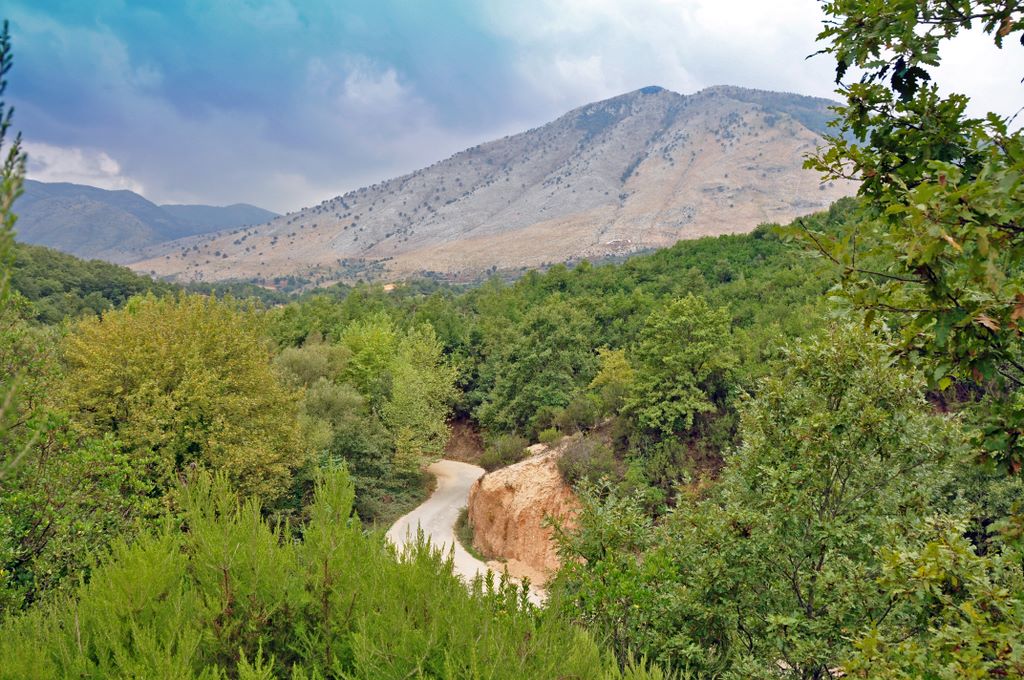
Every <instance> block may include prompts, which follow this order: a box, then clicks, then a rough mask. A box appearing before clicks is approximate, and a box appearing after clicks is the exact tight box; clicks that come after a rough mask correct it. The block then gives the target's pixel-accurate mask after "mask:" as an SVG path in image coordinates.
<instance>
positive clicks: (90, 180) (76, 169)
mask: <svg viewBox="0 0 1024 680" xmlns="http://www.w3.org/2000/svg"><path fill="white" fill-rule="evenodd" d="M24 148H25V152H26V153H27V154H28V167H27V174H28V177H29V178H30V179H37V180H39V181H41V182H72V183H74V184H90V185H92V186H95V187H100V188H101V189H128V190H129V191H134V192H136V193H139V194H143V193H145V187H144V186H143V185H142V184H141V183H140V182H138V181H136V180H134V179H132V178H131V177H128V176H126V175H125V174H124V173H123V172H122V170H121V164H120V163H118V162H117V161H116V160H114V159H113V158H111V157H110V156H109V155H108V154H107V153H106V152H104V151H100V150H98V149H82V148H79V147H61V146H53V145H52V144H46V143H43V142H32V141H28V140H25V142H24Z"/></svg>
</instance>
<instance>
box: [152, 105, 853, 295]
mask: <svg viewBox="0 0 1024 680" xmlns="http://www.w3.org/2000/svg"><path fill="white" fill-rule="evenodd" d="M830 105H832V102H830V101H828V100H826V99H818V98H813V97H803V96H800V95H795V94H787V93H778V92H765V91H760V90H748V89H742V88H737V87H714V88H709V89H706V90H703V91H701V92H698V93H696V94H693V95H686V96H684V95H681V94H677V93H674V92H670V91H668V90H665V89H662V88H660V87H645V88H643V89H640V90H636V91H634V92H630V93H628V94H624V95H621V96H618V97H614V98H612V99H608V100H605V101H601V102H597V103H594V104H589V105H587V106H583V107H580V108H578V109H575V110H573V111H570V112H569V113H567V114H565V115H564V116H562V117H561V118H558V119H557V120H555V121H553V122H551V123H548V124H547V125H544V126H542V127H539V128H535V129H533V130H529V131H527V132H524V133H521V134H518V135H514V136H510V137H505V138H504V139H500V140H497V141H493V142H489V143H486V144H481V145H479V146H476V147H473V148H471V149H467V150H466V151H463V152H461V153H458V154H455V155H454V156H452V157H451V158H449V159H447V160H444V161H441V162H438V163H435V164H433V165H431V166H430V167H427V168H424V169H422V170H419V171H416V172H413V173H411V174H409V175H405V176H403V177H399V178H396V179H392V180H388V181H385V182H381V183H379V184H375V185H373V186H370V187H365V188H363V189H359V190H358V191H352V192H349V193H347V194H344V195H343V196H338V197H336V198H333V199H330V200H327V201H324V202H323V203H321V204H319V205H316V206H313V207H310V208H306V209H304V210H301V211H299V212H297V213H294V214H288V215H285V216H282V217H279V218H277V219H275V220H272V221H271V222H269V223H267V224H263V225H260V226H258V227H254V228H246V229H239V228H235V229H231V230H229V231H226V232H221V233H219V234H211V235H205V236H196V237H192V238H187V239H183V240H181V241H177V242H172V243H167V244H163V245H160V246H158V247H156V248H154V249H152V251H151V252H152V253H153V255H154V256H153V257H151V258H150V259H148V260H145V261H141V262H138V263H136V264H133V265H132V266H133V267H135V268H136V269H138V270H142V271H147V272H152V273H156V274H157V275H169V276H173V277H175V278H177V279H178V280H183V281H191V280H206V281H213V280H224V279H243V280H257V281H272V280H280V279H282V278H287V277H291V279H292V280H295V279H296V278H298V279H305V280H308V281H310V282H313V283H326V282H330V281H334V280H350V279H353V278H357V277H376V278H382V279H387V278H398V277H404V276H409V275H413V274H417V273H425V272H437V273H440V274H441V275H443V276H445V277H448V278H453V279H460V278H461V279H465V278H471V277H475V276H478V275H479V274H480V273H485V272H488V271H492V270H494V269H498V270H516V269H520V268H523V267H535V266H541V265H543V264H545V263H552V262H562V261H567V260H573V259H578V258H583V257H585V258H591V259H600V258H606V257H618V256H622V255H628V254H630V253H635V252H638V251H642V250H647V249H650V248H657V247H663V246H668V245H672V244H673V243H675V242H676V241H678V240H680V239H687V238H696V237H699V236H704V235H715V234H723V233H738V232H747V231H750V230H751V229H753V228H754V227H756V226H757V225H758V224H759V223H761V222H782V223H784V222H788V221H790V220H791V219H792V218H794V217H796V216H798V215H803V214H806V213H810V212H814V211H816V210H820V209H822V208H825V207H827V206H829V205H830V204H831V203H832V202H833V201H835V200H836V199H838V198H840V197H842V196H845V195H848V194H851V193H853V191H854V186H853V185H852V184H850V183H841V182H837V183H827V184H822V183H821V182H820V181H819V177H818V175H817V174H816V173H814V172H812V171H808V170H804V169H803V167H802V163H803V158H804V156H805V155H806V154H807V153H809V152H811V151H813V150H814V149H815V147H816V146H818V145H819V144H820V143H821V134H822V133H823V132H824V131H825V124H826V122H827V121H828V120H829V119H830V117H831V115H832V114H831V112H830V111H829V110H828V107H829V106H830Z"/></svg>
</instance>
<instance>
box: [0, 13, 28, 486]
mask: <svg viewBox="0 0 1024 680" xmlns="http://www.w3.org/2000/svg"><path fill="white" fill-rule="evenodd" d="M11 64H12V56H11V37H10V33H9V31H8V24H7V21H4V25H3V31H2V32H0V97H3V94H4V92H5V91H6V90H7V73H8V72H9V71H10V70H11ZM13 114H14V109H13V108H9V107H7V106H6V105H5V103H4V101H3V99H0V157H2V158H3V166H2V168H0V313H2V315H3V317H5V318H9V316H10V315H9V313H8V309H7V308H8V304H9V302H10V282H11V262H12V260H13V257H14V252H13V249H14V223H15V222H16V221H17V219H18V218H17V216H16V215H15V214H14V210H13V206H14V201H15V200H17V198H18V196H20V195H21V191H22V188H21V187H22V182H23V180H24V178H25V153H24V152H23V151H22V148H21V134H18V135H16V136H15V137H14V141H13V142H12V143H11V144H10V146H8V147H7V148H6V151H5V148H4V147H5V140H6V139H7V134H8V132H9V130H10V127H11V116H12V115H13ZM19 379H20V375H19V374H18V373H9V372H6V371H5V372H4V374H3V375H2V376H0V435H5V434H6V431H7V429H8V428H9V427H10V425H11V422H12V419H13V416H14V409H15V398H16V397H17V393H18V392H17V389H18V381H19ZM20 455H21V452H19V451H17V450H13V449H8V448H7V447H4V451H3V454H2V455H0V480H3V478H4V476H5V475H6V474H9V473H10V471H11V470H12V469H13V467H14V466H15V465H16V464H17V461H18V459H19V457H20Z"/></svg>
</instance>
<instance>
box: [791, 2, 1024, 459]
mask: <svg viewBox="0 0 1024 680" xmlns="http://www.w3.org/2000/svg"><path fill="white" fill-rule="evenodd" d="M824 9H825V12H826V14H827V15H828V17H829V18H830V20H829V21H828V22H827V23H826V27H825V29H824V30H823V31H822V32H821V34H820V35H819V40H823V41H826V42H827V44H826V47H825V48H824V49H823V50H822V52H824V53H827V54H830V55H832V56H833V57H835V59H836V62H837V71H836V74H837V82H840V89H839V93H840V94H842V95H843V97H844V98H845V100H846V101H845V104H843V105H841V106H838V107H836V109H835V110H836V111H837V113H838V114H839V119H838V120H837V121H836V122H835V123H834V126H835V128H836V132H835V134H834V135H832V136H830V137H829V138H828V139H827V142H828V143H827V146H825V147H824V148H822V149H820V150H819V152H818V153H817V155H815V156H814V157H812V158H810V159H809V160H808V161H807V162H806V164H805V165H806V167H808V168H812V169H815V170H818V171H821V172H822V173H824V174H825V175H826V176H827V177H830V178H848V179H854V180H857V181H859V182H860V190H859V193H860V196H861V197H862V198H863V199H865V200H863V201H862V203H861V206H862V208H861V216H860V217H861V219H859V220H855V221H853V223H852V224H853V226H851V227H849V228H846V229H843V230H842V231H840V232H839V233H838V234H827V233H825V232H822V231H816V230H814V229H812V228H810V227H807V226H806V225H801V223H799V222H798V223H797V225H796V227H795V228H794V229H791V230H790V231H791V233H793V234H797V235H799V236H801V237H802V238H805V239H806V240H807V241H808V243H809V245H810V246H811V247H812V248H813V249H815V250H817V251H818V252H820V253H822V254H823V255H824V256H825V257H827V258H828V259H829V260H830V261H832V262H833V263H834V264H836V265H837V266H838V267H840V268H841V272H842V281H841V290H840V293H841V295H842V296H844V297H845V298H846V299H847V300H848V301H850V302H851V303H852V304H853V305H854V306H855V307H857V308H859V309H861V310H863V311H864V312H865V313H866V315H867V321H868V323H870V322H871V320H872V319H873V318H874V317H880V318H883V319H885V321H886V322H887V323H888V324H889V325H890V327H892V328H894V329H898V331H899V334H900V337H899V346H900V348H901V350H902V351H903V352H905V353H906V354H907V355H908V356H909V357H911V358H912V360H913V361H914V362H916V363H918V364H920V365H922V366H923V367H924V368H925V369H926V373H927V375H928V377H929V379H930V381H931V383H932V386H933V387H936V388H938V389H942V390H944V389H947V388H949V387H950V386H951V385H952V384H954V383H959V384H961V385H965V386H967V387H969V388H971V389H975V390H978V391H981V392H984V393H985V394H986V395H987V396H988V408H987V409H985V412H984V415H983V417H982V419H981V420H982V421H983V424H982V426H981V427H980V428H979V432H980V439H981V441H982V443H983V445H984V448H985V449H986V450H987V451H988V452H989V454H990V455H991V457H992V458H994V459H995V460H997V461H998V462H1000V463H1001V464H1002V465H1003V466H1005V467H1006V468H1008V469H1010V470H1013V471H1018V470H1020V468H1021V465H1022V463H1024V400H1022V398H1021V396H1020V388H1021V387H1022V386H1024V342H1022V339H1024V338H1022V332H1024V326H1022V323H1024V322H1022V320H1024V137H1022V132H1021V130H1020V129H1014V128H1013V126H1012V121H1011V120H1009V119H1007V118H1005V117H1001V116H998V115H996V114H993V113H989V114H988V115H986V116H984V117H981V118H976V117H971V116H969V115H968V114H967V106H968V103H969V98H968V97H966V96H964V95H962V94H949V95H942V94H940V91H939V88H938V86H937V85H936V84H934V83H932V81H931V74H930V72H929V71H930V70H931V69H933V68H934V67H936V66H938V64H939V62H940V55H939V50H940V47H941V46H942V43H943V42H944V41H946V40H948V39H950V38H952V37H954V36H956V35H957V34H959V33H961V32H963V31H966V30H969V29H972V28H977V27H979V26H980V28H981V30H982V31H984V32H985V33H986V34H988V35H989V36H991V37H992V39H993V41H994V43H995V45H996V47H998V48H1003V47H1004V45H1005V44H1006V43H1007V42H1008V39H1009V38H1011V37H1018V36H1022V35H1024V6H1022V4H1021V3H1020V2H1013V1H1008V0H970V1H968V0H942V1H939V0H896V1H892V2H883V1H882V0H834V1H831V2H826V3H825V4H824ZM850 69H857V70H859V71H860V72H861V73H862V74H863V75H862V77H861V78H860V80H859V81H857V82H853V83H848V84H847V83H844V82H843V79H844V78H845V77H846V76H847V74H848V73H849V72H850Z"/></svg>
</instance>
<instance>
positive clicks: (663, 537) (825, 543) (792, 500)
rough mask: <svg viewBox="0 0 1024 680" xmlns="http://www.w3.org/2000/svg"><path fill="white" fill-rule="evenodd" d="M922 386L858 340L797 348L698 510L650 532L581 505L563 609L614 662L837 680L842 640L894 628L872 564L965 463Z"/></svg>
mask: <svg viewBox="0 0 1024 680" xmlns="http://www.w3.org/2000/svg"><path fill="white" fill-rule="evenodd" d="M921 388H922V382H921V380H920V379H919V378H918V377H916V376H914V375H912V374H907V373H905V372H902V371H900V370H898V369H897V368H896V367H894V366H893V360H892V359H891V358H890V357H889V356H888V352H887V347H886V345H885V344H884V343H882V342H880V341H879V340H877V339H876V338H874V337H872V336H871V335H870V334H869V333H867V332H865V331H863V330H862V329H859V328H857V327H851V326H840V327H836V328H833V329H832V330H831V333H828V334H825V335H822V336H818V337H816V338H814V339H812V340H810V341H805V342H802V343H799V344H797V345H796V346H795V347H794V348H792V349H791V350H790V351H789V356H788V357H787V361H786V363H785V364H784V367H783V368H782V369H781V371H780V372H779V373H778V374H777V375H774V376H772V377H769V378H767V379H765V380H764V381H762V383H761V384H760V386H759V389H758V393H757V396H756V397H754V398H752V399H750V400H749V401H747V402H746V403H745V404H744V405H743V407H742V408H741V413H742V425H741V433H740V434H741V441H742V444H741V445H740V446H739V447H738V448H737V449H736V450H735V451H734V452H732V453H731V454H730V455H728V456H727V457H726V461H725V467H724V469H723V470H722V473H721V477H720V480H719V482H718V484H717V485H715V486H714V487H712V488H711V489H710V490H709V491H707V493H706V496H705V497H701V496H699V495H698V494H696V493H693V492H688V493H683V494H681V495H680V498H679V500H678V507H677V508H676V509H675V510H674V512H673V513H671V514H670V515H669V516H668V517H667V518H666V520H665V521H663V522H662V523H661V524H660V525H657V526H655V527H653V528H652V527H651V526H650V524H649V523H645V522H644V521H641V519H639V518H640V517H642V516H643V514H642V512H641V508H642V505H643V498H623V496H622V495H621V493H620V492H615V491H614V490H613V491H611V492H610V493H609V492H607V491H606V492H605V493H604V494H603V495H597V496H595V495H593V494H590V495H587V494H586V493H585V495H584V512H583V515H582V516H581V518H580V519H579V522H578V526H579V527H580V529H579V530H578V531H577V532H575V533H573V532H569V533H568V534H567V535H564V536H563V539H562V542H561V547H562V553H563V564H564V565H565V567H564V568H563V570H562V572H561V573H560V575H559V580H558V586H557V589H556V594H557V595H558V597H563V598H565V599H556V600H555V601H556V602H561V603H562V605H564V606H565V607H566V611H568V612H576V614H575V615H576V616H578V617H579V618H581V619H582V620H583V621H584V622H586V623H589V624H590V625H592V626H594V627H595V628H597V630H598V631H599V632H600V633H602V634H604V635H608V636H610V637H611V638H612V639H613V641H614V642H615V644H616V650H617V652H618V653H619V654H620V655H622V656H627V655H629V654H631V653H632V654H646V655H647V656H648V657H649V658H653V659H657V660H658V661H659V662H661V663H664V664H665V665H668V666H673V667H675V668H677V669H680V670H686V671H689V672H692V673H694V674H696V675H698V676H700V677H705V676H706V677H715V676H723V675H724V676H726V677H743V678H754V677H764V678H777V677H779V676H780V674H781V675H783V676H787V677H792V678H800V679H812V678H813V679H820V678H825V677H829V669H831V668H836V667H838V666H840V665H841V663H842V662H843V661H845V660H846V658H847V656H848V655H849V654H850V653H852V651H853V650H852V647H851V645H850V643H849V637H850V633H851V631H855V630H860V629H862V628H864V627H867V626H869V625H871V624H874V623H877V622H882V623H885V622H886V621H887V618H886V616H885V613H886V611H887V607H889V606H890V603H891V600H890V599H889V597H888V596H887V593H886V592H885V591H884V590H883V589H882V588H880V587H879V586H878V585H877V583H876V579H878V578H880V577H881V576H882V575H883V562H882V559H881V557H880V555H879V551H880V550H881V549H882V548H885V547H888V546H890V545H893V544H894V543H895V542H896V541H906V542H907V543H911V542H912V540H913V536H915V535H916V534H915V532H916V527H917V526H918V523H919V521H920V519H921V518H922V517H925V516H927V515H928V514H929V513H930V512H931V509H932V507H933V505H932V504H933V503H934V502H935V501H936V499H937V498H938V495H939V493H940V491H941V490H942V489H943V488H944V485H945V484H946V483H947V481H948V479H949V476H950V470H951V463H953V462H955V461H956V459H957V456H958V455H959V452H960V450H961V449H960V448H958V442H959V441H960V437H959V433H958V431H957V428H956V425H955V423H953V422H951V421H948V420H946V419H945V418H944V417H942V416H939V415H935V414H934V413H932V411H931V409H930V407H929V406H928V404H927V403H926V402H925V400H924V399H923V397H922V389H921ZM609 523H611V525H610V526H609ZM595 594H596V595H597V596H596V597H595ZM900 615H902V613H901V614H900ZM893 617H894V619H895V618H898V617H896V615H893Z"/></svg>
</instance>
